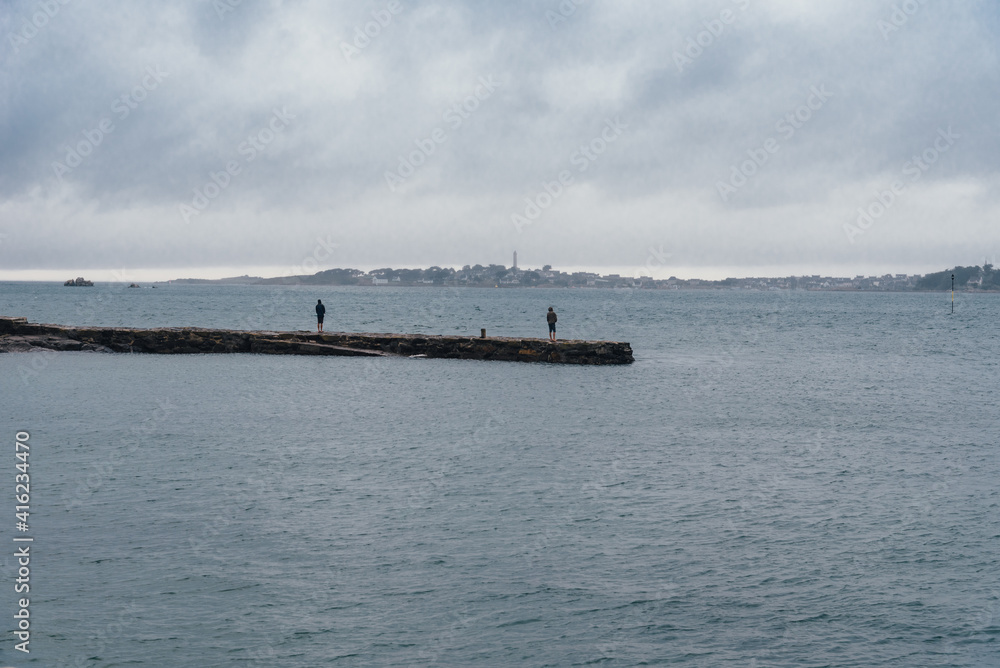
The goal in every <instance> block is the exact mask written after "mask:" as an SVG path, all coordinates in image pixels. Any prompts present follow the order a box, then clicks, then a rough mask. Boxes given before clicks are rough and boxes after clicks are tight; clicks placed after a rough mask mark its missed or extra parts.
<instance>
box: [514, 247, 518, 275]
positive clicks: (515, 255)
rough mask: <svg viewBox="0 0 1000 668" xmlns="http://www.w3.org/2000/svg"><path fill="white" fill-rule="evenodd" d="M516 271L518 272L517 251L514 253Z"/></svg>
mask: <svg viewBox="0 0 1000 668" xmlns="http://www.w3.org/2000/svg"><path fill="white" fill-rule="evenodd" d="M514 271H517V251H514Z"/></svg>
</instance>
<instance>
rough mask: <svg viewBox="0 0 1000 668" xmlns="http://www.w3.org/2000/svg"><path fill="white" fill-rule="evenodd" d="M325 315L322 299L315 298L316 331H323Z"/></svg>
mask: <svg viewBox="0 0 1000 668" xmlns="http://www.w3.org/2000/svg"><path fill="white" fill-rule="evenodd" d="M324 315H326V307H325V306H323V300H322V299H317V300H316V331H317V332H322V331H323V316H324Z"/></svg>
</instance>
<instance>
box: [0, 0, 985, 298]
mask: <svg viewBox="0 0 1000 668" xmlns="http://www.w3.org/2000/svg"><path fill="white" fill-rule="evenodd" d="M998 26H1000V7H998V5H997V4H996V3H995V2H985V1H977V0H968V1H965V2H951V1H948V0H944V1H941V2H930V1H929V0H927V1H921V0H903V1H900V0H893V1H882V0H866V1H861V0H841V1H838V2H835V3H820V2H805V1H804V0H802V1H795V0H690V1H689V0H676V1H668V0H661V1H654V0H614V1H611V0H607V1H598V0H524V1H516V0H504V1H502V2H501V1H499V0H497V1H495V2H486V1H485V0H440V1H417V0H374V1H372V2H367V1H363V0H362V1H356V2H330V1H321V0H294V1H293V0H289V1H280V0H257V1H255V0H242V1H240V0H176V1H172V2H169V3H163V2H152V1H149V2H146V1H143V0H135V1H130V2H101V3H97V2H85V1H84V0H44V1H42V2H19V1H13V2H0V35H2V36H3V44H2V45H0V156H2V159H0V280H65V279H66V278H73V277H75V276H78V275H84V276H86V277H88V278H92V279H94V280H113V279H118V280H126V279H127V278H131V279H132V280H135V279H142V280H166V279H171V278H180V277H206V278H218V277H222V276H233V275H241V274H245V273H247V274H250V275H263V276H275V275H288V274H298V273H313V272H315V271H318V270H322V269H328V268H332V267H354V268H359V269H372V268H377V267H428V266H432V265H438V266H453V267H461V266H462V265H465V264H477V263H478V264H484V265H486V264H491V263H493V264H504V265H507V266H509V265H510V264H511V255H512V252H513V251H515V250H516V251H517V252H518V260H519V262H518V264H519V266H521V267H530V268H536V267H541V266H542V265H545V264H549V265H552V266H553V267H555V268H557V269H564V270H570V269H590V270H595V271H601V272H604V273H610V272H613V273H621V274H623V275H635V276H639V275H652V276H655V277H657V278H667V277H669V276H672V275H675V276H678V277H681V278H724V277H727V276H768V275H770V276H774V275H792V274H795V275H799V274H822V275H835V276H853V275H856V274H865V275H881V274H885V273H926V272H930V271H940V270H943V269H945V268H946V267H951V266H955V265H961V264H966V265H969V264H981V263H982V262H983V261H984V260H987V259H988V260H990V261H992V259H993V257H994V255H995V253H996V252H997V250H998V247H1000V225H997V224H996V222H997V221H998V220H1000V215H998V214H1000V188H998V187H997V186H998V166H1000V141H998V132H997V124H998V120H997V119H1000V113H998V112H1000V109H998V106H1000V103H998V98H1000V95H998V91H1000V85H998V84H1000V81H998V78H1000V67H998V62H997V61H998V48H1000V46H998V45H1000V38H998V34H997V33H998Z"/></svg>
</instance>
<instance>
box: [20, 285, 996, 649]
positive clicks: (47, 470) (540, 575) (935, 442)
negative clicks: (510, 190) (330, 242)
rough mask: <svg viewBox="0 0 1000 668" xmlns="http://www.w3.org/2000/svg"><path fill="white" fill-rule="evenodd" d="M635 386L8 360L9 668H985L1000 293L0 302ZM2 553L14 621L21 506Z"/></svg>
mask: <svg viewBox="0 0 1000 668" xmlns="http://www.w3.org/2000/svg"><path fill="white" fill-rule="evenodd" d="M317 298H322V299H323V301H324V303H326V304H327V308H328V312H327V318H326V320H327V324H326V328H327V330H338V329H339V330H348V331H390V332H430V333H442V334H450V333H468V334H470V335H477V334H478V331H479V328H480V327H486V328H487V329H488V330H489V333H490V334H494V335H513V336H539V337H544V336H545V335H546V331H545V319H544V314H545V309H546V308H547V307H548V306H554V307H555V309H556V311H557V312H558V313H559V316H560V319H559V325H560V335H561V336H563V337H566V338H612V339H623V340H628V341H630V342H631V343H632V347H633V349H634V350H635V354H636V359H637V361H636V363H635V364H634V365H632V366H629V367H610V368H596V367H581V368H574V367H562V366H549V365H528V364H516V363H483V362H474V361H453V360H425V359H355V358H297V357H269V356H251V355H236V356H222V355H220V356H145V355H100V354H87V353H65V354H56V353H32V354H27V355H13V354H12V355H0V396H2V403H0V405H2V407H3V408H2V411H0V428H2V429H3V440H4V442H5V443H7V449H6V452H7V466H6V467H5V468H4V470H6V473H5V474H3V475H6V476H7V479H6V482H3V483H2V484H3V485H5V486H6V487H7V488H8V492H12V491H13V483H14V474H15V471H14V464H15V463H16V461H15V460H14V457H13V451H14V447H13V442H14V435H15V433H16V432H17V431H18V430H26V431H28V432H29V433H30V435H31V437H30V444H31V446H32V449H31V459H30V462H31V469H30V471H31V476H32V478H31V483H32V488H31V492H32V504H31V506H32V508H31V512H32V515H31V533H30V535H32V536H33V537H34V538H35V543H34V544H33V558H32V562H31V615H32V616H31V624H32V625H31V628H32V631H33V633H32V637H31V645H30V647H31V650H32V651H31V654H30V655H23V654H21V653H20V652H16V651H14V643H15V640H14V639H13V636H12V634H11V633H9V632H8V633H6V634H5V635H4V636H3V638H2V640H0V663H2V664H3V665H15V666H29V665H31V666H34V665H38V666H151V667H163V666H178V667H180V666H199V667H210V666H219V667H236V666H261V667H263V666H296V667H298V666H303V667H304V666H327V665H331V666H339V665H343V666H420V665H427V666H430V665H441V666H469V665H489V666H577V665H591V664H596V665H602V666H604V665H606V666H635V665H677V666H741V667H751V666H756V667H758V668H764V667H766V666H900V667H904V666H905V667H911V666H998V665H1000V492H998V480H1000V460H998V447H997V445H998V432H1000V429H998V428H1000V410H998V406H997V395H998V390H1000V380H998V372H1000V368H998V360H1000V336H998V334H997V331H998V330H997V323H998V322H1000V296H998V295H976V296H966V295H960V297H959V299H958V303H957V308H956V313H955V315H953V316H950V315H948V308H949V304H948V297H947V295H942V294H864V293H848V294H833V293H787V292H759V293H758V292H753V293H747V292H644V291H614V292H612V291H584V290H552V291H546V290H496V289H494V290H448V289H434V288H428V289H398V288H397V289H386V288H299V287H295V288H268V287H219V286H176V285H170V286H163V287H160V288H157V289H155V290H154V289H148V288H146V289H142V290H129V289H123V288H122V287H121V286H113V285H98V286H97V287H94V288H89V289H88V288H64V287H62V286H60V285H49V284H25V283H21V284H15V283H2V284H0V314H5V315H18V316H27V317H28V318H29V319H30V320H32V321H40V322H54V323H61V324H104V325H128V326H159V325H195V326H218V327H232V328H241V329H256V328H265V329H312V328H313V327H314V322H313V315H312V313H313V311H312V305H313V304H314V303H315V300H316V299H317ZM4 498H6V503H8V504H9V506H10V507H9V508H8V512H7V520H5V521H4V522H2V523H0V529H2V533H0V539H2V540H5V541H6V542H7V545H8V547H7V548H6V549H5V550H4V551H3V554H4V555H6V556H4V557H0V575H2V579H0V592H2V594H0V601H2V608H0V609H2V610H4V611H6V612H4V617H3V618H4V619H5V620H6V621H5V622H4V626H3V628H4V629H5V630H10V629H13V627H14V622H13V618H12V615H13V612H14V610H15V607H14V599H15V596H14V592H13V589H14V583H13V580H14V578H15V577H16V564H15V561H14V558H13V556H12V555H13V551H14V548H13V545H14V543H12V542H11V538H12V536H13V535H14V534H15V533H16V532H15V530H14V521H15V520H14V517H13V512H14V510H13V505H14V501H13V499H12V494H11V493H8V494H7V495H6V496H5V497H4Z"/></svg>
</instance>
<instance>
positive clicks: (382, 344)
mask: <svg viewBox="0 0 1000 668" xmlns="http://www.w3.org/2000/svg"><path fill="white" fill-rule="evenodd" d="M32 350H66V351H71V350H78V351H87V350H89V351H97V352H115V353H151V354H160V355H176V354H198V353H258V354H263V355H335V356H354V357H384V356H405V357H415V356H422V357H431V358H442V359H470V360H497V361H507V362H550V363H554V364H631V363H632V362H634V361H635V359H634V358H633V357H632V347H631V346H630V345H629V344H628V343H625V342H620V341H575V340H566V341H557V342H555V343H553V342H551V341H549V340H548V339H520V338H511V337H487V338H480V337H467V336H430V335H422V334H352V333H345V332H323V333H315V332H266V331H260V332H253V331H240V330H232V329H204V328H200V327H156V328H152V329H135V328H131V327H67V326H63V325H41V324H37V323H30V322H28V320H27V318H13V317H4V316H0V352H30V351H32Z"/></svg>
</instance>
